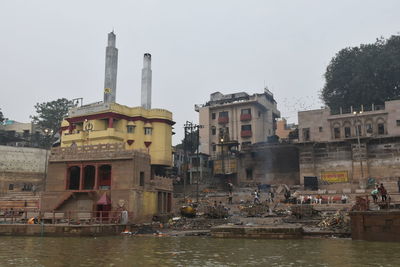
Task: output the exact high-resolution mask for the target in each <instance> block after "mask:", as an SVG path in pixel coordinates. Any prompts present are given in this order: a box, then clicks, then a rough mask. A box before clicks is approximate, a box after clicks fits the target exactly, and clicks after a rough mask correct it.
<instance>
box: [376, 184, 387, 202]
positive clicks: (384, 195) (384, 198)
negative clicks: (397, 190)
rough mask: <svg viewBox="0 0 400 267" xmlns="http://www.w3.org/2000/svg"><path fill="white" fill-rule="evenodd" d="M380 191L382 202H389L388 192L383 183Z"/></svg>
mask: <svg viewBox="0 0 400 267" xmlns="http://www.w3.org/2000/svg"><path fill="white" fill-rule="evenodd" d="M378 190H379V194H380V195H381V198H382V202H386V200H387V190H386V188H385V187H384V186H383V183H381V185H380V186H379V188H378Z"/></svg>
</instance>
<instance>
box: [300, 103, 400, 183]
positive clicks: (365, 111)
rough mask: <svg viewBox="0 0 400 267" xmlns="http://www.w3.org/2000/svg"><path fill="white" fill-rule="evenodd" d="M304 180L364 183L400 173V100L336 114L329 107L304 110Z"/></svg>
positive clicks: (301, 121)
mask: <svg viewBox="0 0 400 267" xmlns="http://www.w3.org/2000/svg"><path fill="white" fill-rule="evenodd" d="M298 147H299V151H300V180H301V183H303V182H304V177H308V176H314V177H318V179H319V180H320V182H321V184H322V185H327V186H331V187H333V186H334V185H332V184H337V183H342V184H343V183H346V184H347V185H341V187H343V186H347V187H352V188H358V187H362V188H363V187H365V186H366V183H367V180H368V178H375V179H380V180H382V179H385V180H391V179H392V180H397V177H400V165H399V164H398V162H399V161H400V153H399V147H400V101H398V100H395V101H387V102H385V105H384V106H374V105H371V106H370V107H360V108H359V109H357V110H355V109H353V108H350V109H348V110H347V111H345V110H343V109H341V112H339V113H338V114H335V113H333V112H331V110H330V109H329V108H326V109H320V110H311V111H304V112H299V145H298Z"/></svg>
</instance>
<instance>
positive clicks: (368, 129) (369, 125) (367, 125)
mask: <svg viewBox="0 0 400 267" xmlns="http://www.w3.org/2000/svg"><path fill="white" fill-rule="evenodd" d="M365 132H366V133H367V134H372V133H373V132H374V128H373V126H372V120H371V119H368V120H366V121H365Z"/></svg>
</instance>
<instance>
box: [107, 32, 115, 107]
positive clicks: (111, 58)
mask: <svg viewBox="0 0 400 267" xmlns="http://www.w3.org/2000/svg"><path fill="white" fill-rule="evenodd" d="M117 68H118V49H117V48H116V47H115V34H114V31H112V32H110V33H109V34H108V44H107V48H106V71H105V75H104V103H114V102H115V98H116V91H117Z"/></svg>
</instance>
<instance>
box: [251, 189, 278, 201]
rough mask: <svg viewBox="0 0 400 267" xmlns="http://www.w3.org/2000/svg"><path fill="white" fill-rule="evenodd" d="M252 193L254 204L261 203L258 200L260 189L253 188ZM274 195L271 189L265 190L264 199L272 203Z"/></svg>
mask: <svg viewBox="0 0 400 267" xmlns="http://www.w3.org/2000/svg"><path fill="white" fill-rule="evenodd" d="M252 195H253V197H254V204H260V203H261V201H260V199H261V191H260V190H257V189H255V190H254V192H253V193H252ZM274 197H275V194H274V192H272V190H270V191H268V192H267V199H266V201H267V202H268V203H274Z"/></svg>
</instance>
